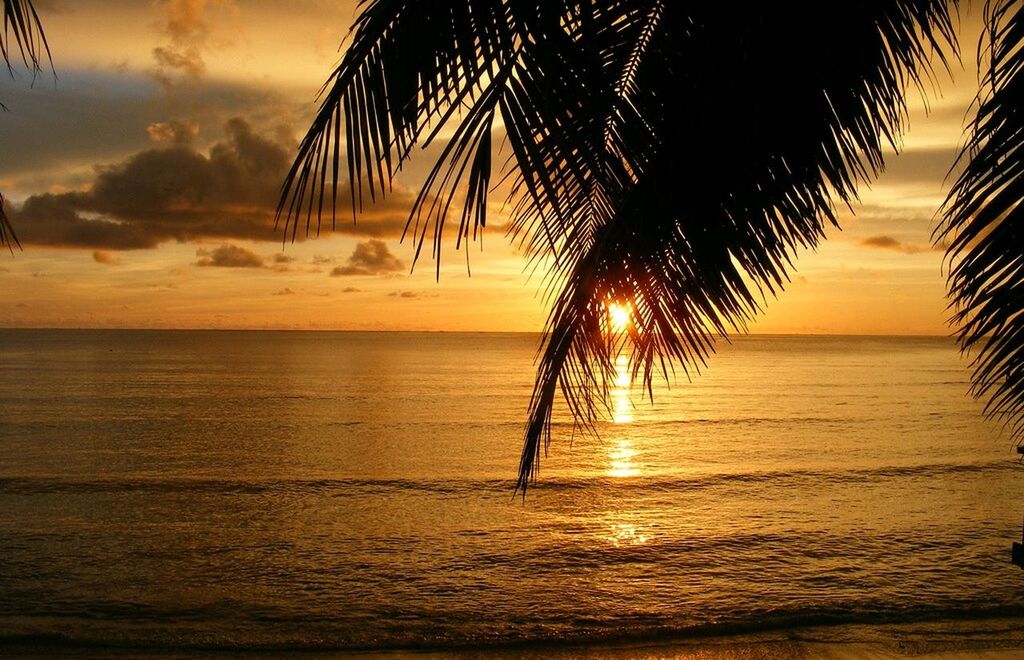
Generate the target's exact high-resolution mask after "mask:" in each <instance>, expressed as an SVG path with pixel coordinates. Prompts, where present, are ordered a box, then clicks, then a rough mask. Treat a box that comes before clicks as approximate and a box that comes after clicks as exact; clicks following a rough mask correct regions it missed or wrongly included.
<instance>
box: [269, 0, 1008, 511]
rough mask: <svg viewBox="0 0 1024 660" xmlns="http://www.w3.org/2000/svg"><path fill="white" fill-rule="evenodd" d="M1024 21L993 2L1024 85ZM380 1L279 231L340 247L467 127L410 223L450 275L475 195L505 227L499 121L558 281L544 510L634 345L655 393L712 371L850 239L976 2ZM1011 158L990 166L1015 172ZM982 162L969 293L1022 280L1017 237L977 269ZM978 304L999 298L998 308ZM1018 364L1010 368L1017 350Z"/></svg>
mask: <svg viewBox="0 0 1024 660" xmlns="http://www.w3.org/2000/svg"><path fill="white" fill-rule="evenodd" d="M1010 5H1011V3H1010V2H993V3H992V4H991V6H990V7H989V15H990V24H991V25H993V26H1003V27H1002V28H1001V29H994V30H993V32H992V39H991V43H992V44H993V46H992V47H991V52H992V53H993V57H992V61H993V66H994V70H995V69H996V68H998V69H999V70H1000V71H1003V70H1004V69H1005V68H1006V67H1007V66H1009V65H1007V64H1006V63H1005V62H1004V60H1005V59H1011V58H1012V59H1013V60H1014V63H1015V66H1016V67H1017V68H1015V69H1013V72H1014V73H1016V72H1017V71H1018V70H1019V68H1020V58H1021V57H1022V55H1021V51H1020V50H1016V51H1015V50H1014V49H1013V48H1012V47H1011V46H1010V45H1008V44H1011V43H1012V42H1014V40H1016V43H1019V42H1020V39H1021V34H1020V30H1019V29H1017V28H1019V25H1017V27H1016V28H1015V27H1013V25H1014V24H1016V18H1017V16H1018V15H1019V14H1014V15H1013V16H1012V20H1011V17H1009V15H1008V14H1009V9H1008V8H1009V7H1010ZM361 6H362V11H361V13H360V15H359V17H358V19H357V21H356V23H355V25H354V26H353V29H352V32H351V35H350V36H351V43H350V46H349V49H348V50H347V51H346V53H345V55H344V56H343V58H342V61H341V63H340V64H339V66H338V67H337V69H336V70H335V71H334V73H333V74H332V75H331V77H330V78H329V79H328V81H327V83H326V84H325V85H324V88H323V90H322V92H321V95H322V102H321V105H320V109H319V112H318V113H317V115H316V117H315V119H314V121H313V123H312V126H311V128H310V129H309V131H308V133H307V134H306V136H305V138H304V140H303V141H302V143H301V145H300V148H299V152H298V156H297V158H296V161H295V164H294V166H293V167H292V169H291V172H290V173H289V175H288V178H287V180H286V182H285V184H284V187H283V190H282V197H281V202H280V206H279V209H278V216H279V219H282V220H283V221H284V226H285V231H286V233H288V235H290V236H291V237H292V239H293V240H294V238H295V236H296V233H297V231H298V229H299V227H300V225H301V226H304V229H305V231H306V232H307V233H308V232H310V231H311V230H312V229H313V228H314V226H315V228H316V230H317V231H319V229H320V226H321V223H322V222H323V221H324V215H325V214H327V215H329V216H330V218H331V222H332V223H333V222H334V217H335V213H336V210H337V208H336V207H337V191H338V187H339V178H340V177H342V176H346V175H347V178H348V182H349V185H350V186H351V188H352V200H353V201H352V209H351V210H352V213H353V215H357V214H358V212H359V210H360V209H361V208H362V206H363V204H364V203H367V202H372V201H373V200H375V199H376V198H378V197H379V196H384V195H386V194H387V192H388V189H389V187H390V184H391V182H392V180H393V179H394V177H395V174H396V172H397V171H398V170H399V169H400V168H401V167H402V165H403V163H404V162H405V161H406V160H407V159H408V158H409V157H410V156H411V154H412V151H413V148H414V147H415V146H417V145H421V146H427V145H429V144H431V143H432V142H434V141H435V140H437V139H438V137H439V136H440V135H441V134H442V132H444V131H448V132H450V133H451V137H450V138H449V139H448V140H447V142H446V143H445V145H444V147H443V149H442V151H441V155H440V157H439V158H438V160H437V161H436V163H435V164H434V166H433V169H432V170H431V171H430V174H429V175H428V176H427V178H426V180H425V182H424V184H423V187H422V189H421V191H420V194H419V196H418V197H417V199H416V201H415V203H414V205H413V207H412V209H411V212H410V217H409V222H408V225H407V227H406V234H407V235H408V236H410V237H411V238H412V240H413V241H414V244H415V249H416V255H417V256H419V254H420V251H421V250H422V247H423V245H424V243H425V242H426V237H427V234H428V232H429V234H430V236H431V238H432V241H433V247H432V250H433V255H434V257H435V259H436V260H438V261H440V258H441V242H442V239H443V237H444V236H445V235H446V232H445V229H446V225H447V224H448V220H449V215H450V213H449V212H450V211H451V210H452V206H453V204H454V203H455V200H456V195H457V193H458V191H459V190H462V191H464V193H463V199H462V200H461V207H462V208H461V212H459V211H458V210H456V211H455V212H454V213H452V214H451V215H452V217H454V218H458V221H459V222H458V226H457V227H456V228H455V229H454V231H455V232H456V236H457V239H458V240H457V246H458V245H460V244H461V242H462V241H463V240H469V239H470V238H471V237H475V235H476V233H477V231H478V229H479V228H480V227H483V226H484V225H486V221H487V195H488V192H489V191H490V190H491V188H492V185H491V183H492V179H493V176H492V170H491V161H492V158H493V154H492V147H491V143H492V132H493V130H494V125H495V122H496V121H497V120H500V122H501V123H502V124H503V125H504V133H505V139H506V140H507V142H508V145H509V147H510V151H511V155H510V156H509V157H508V159H507V160H506V161H505V169H504V172H503V174H502V178H501V181H503V182H507V184H508V188H509V189H510V193H509V195H508V198H507V200H506V201H507V202H508V203H509V204H510V207H511V209H512V224H511V231H510V233H511V234H512V236H513V238H514V239H516V240H518V241H519V242H520V243H521V244H522V245H523V246H525V248H526V251H527V254H528V255H529V256H530V258H532V259H542V258H546V259H549V260H550V263H551V264H552V266H551V268H550V272H549V279H548V280H547V283H548V287H549V291H550V292H551V293H552V295H553V297H554V304H553V307H552V311H551V314H550V317H549V320H548V324H547V328H546V334H545V339H544V344H543V347H542V352H541V358H540V364H539V369H538V374H537V380H536V383H535V387H534V393H533V397H532V399H531V402H530V409H529V418H528V422H527V424H526V430H525V434H524V446H523V452H522V458H521V461H520V467H519V481H518V488H520V489H522V491H523V493H524V494H525V489H526V488H527V485H528V484H529V483H530V480H531V477H533V476H534V475H535V473H536V470H537V468H538V465H539V461H540V457H541V454H542V452H543V451H545V450H546V449H547V447H548V444H549V442H550V439H551V414H552V409H553V406H554V405H555V399H556V397H557V396H558V394H559V392H561V395H562V398H563V399H564V400H565V402H566V404H567V405H568V408H569V410H570V411H571V413H572V414H573V415H574V417H575V419H576V420H577V422H578V423H579V424H581V425H582V426H584V427H589V426H590V425H591V424H592V422H593V421H594V419H595V417H596V415H597V414H598V413H599V412H601V409H602V408H603V407H606V406H607V398H608V391H609V384H610V379H611V377H612V370H613V359H614V357H615V356H616V355H617V354H618V352H619V351H621V350H628V351H630V353H631V356H630V365H631V369H632V374H633V376H634V377H641V378H642V382H643V383H644V385H645V387H646V389H647V390H648V393H650V392H651V387H652V380H653V378H654V377H655V376H656V375H661V376H664V377H666V378H667V377H669V376H670V375H671V373H672V372H673V371H674V369H676V368H677V367H679V368H681V369H682V370H683V371H684V372H686V373H687V374H689V373H691V372H695V371H699V370H700V368H701V367H702V366H703V364H704V362H705V360H706V358H707V357H708V355H709V354H710V353H711V352H712V351H713V349H714V343H715V341H716V339H718V338H724V337H726V336H727V334H728V333H729V332H733V331H742V330H744V328H745V326H746V323H747V322H748V321H749V320H750V319H752V318H753V316H754V315H755V314H756V313H757V312H758V311H759V310H760V307H761V304H762V302H763V301H764V299H765V298H766V296H768V295H775V294H777V293H778V292H779V291H780V290H781V289H782V288H783V286H784V285H785V283H786V282H787V281H788V273H789V271H790V269H791V267H792V263H793V259H794V258H795V256H796V254H797V252H798V251H799V249H800V248H804V247H813V246H815V245H817V243H818V242H819V241H820V240H821V239H822V238H823V236H824V230H825V228H826V226H827V225H829V224H836V222H837V220H836V205H837V204H838V205H849V204H851V203H852V202H853V201H854V200H855V199H856V195H857V186H858V184H860V183H862V182H864V181H867V180H870V179H871V178H872V177H874V176H875V175H877V174H878V173H879V172H880V171H881V170H882V168H883V167H884V160H883V156H882V150H883V147H884V146H885V145H887V144H888V145H891V146H892V147H893V148H896V147H897V145H898V139H899V136H900V134H901V132H902V130H903V129H904V127H905V123H906V104H905V98H906V95H907V92H908V91H909V89H910V88H921V87H923V86H924V85H925V84H926V83H928V82H930V77H931V75H932V73H933V71H932V70H931V68H930V64H929V62H930V61H932V56H934V55H936V54H937V56H938V59H937V61H938V62H939V63H940V64H941V66H946V59H945V57H946V56H945V55H944V53H947V52H953V53H955V52H956V49H957V44H956V39H955V30H954V26H953V14H954V13H955V11H956V10H957V3H956V2H946V1H945V0H899V1H893V0H874V1H872V0H867V1H864V2H843V3H831V2H830V3H770V4H761V5H752V6H748V5H744V6H743V7H742V8H738V7H732V6H728V5H727V4H722V3H688V2H667V1H665V0H603V1H597V0H559V1H555V0H551V1H545V2H537V1H533V2H528V1H526V0H479V1H474V2H472V3H469V2H465V1H464V0H438V1H436V2H430V3H423V2H417V1H416V0H365V1H364V2H363V3H362V5H361ZM1004 49H1005V50H1006V51H1007V52H1008V54H1006V55H1005V56H1004V55H1003V53H1004ZM997 55H998V57H997ZM1005 77H1006V76H1005V75H1004V74H999V75H996V74H993V75H992V76H990V78H989V81H990V82H989V84H990V87H991V88H992V93H991V94H990V96H988V97H986V101H985V102H984V103H983V104H982V113H981V114H979V121H978V123H976V125H975V128H976V137H975V142H976V144H974V143H972V144H974V149H973V151H972V153H975V152H977V154H979V155H981V154H983V153H984V148H983V146H982V145H983V144H988V142H987V141H986V140H987V139H988V138H990V137H991V134H992V133H993V129H992V128H991V127H990V123H991V122H990V121H986V120H983V119H982V118H983V117H985V116H986V115H985V112H986V108H988V107H989V106H991V107H993V108H997V109H998V110H993V111H992V112H991V113H990V114H993V113H996V112H1001V113H1003V114H1013V117H1014V119H1016V121H1017V122H1018V125H1019V122H1020V115H1019V111H1018V108H1020V107H1021V106H1020V104H1016V105H1014V104H1013V103H1007V102H1005V101H1004V100H1003V99H1002V97H1001V96H1000V95H1001V94H1005V92H1002V91H1001V90H1002V89H1003V87H1004V86H1006V83H1004V82H1003V81H1004V78H1005ZM1015 90H1016V93H1018V94H1019V93H1020V91H1019V85H1018V86H1017V87H1016V88H1015ZM1014 113H1017V114H1014ZM1020 135H1021V133H1020V132H1019V131H1018V132H1017V133H1015V136H1016V137H1018V138H1019V137H1020ZM343 143H344V147H345V151H346V155H345V156H344V157H342V155H341V151H342V144H343ZM1003 145H1005V143H1002V144H1001V145H1000V146H999V147H997V148H1000V149H1006V147H1005V146H1003ZM1004 155H1005V154H1003V153H997V154H993V155H992V156H991V158H990V159H989V161H988V162H989V163H990V166H991V167H992V168H994V169H995V171H1001V168H1002V167H1003V165H1002V164H1001V163H1002V161H1000V160H999V159H1000V157H1002V156H1004ZM343 160H344V161H345V162H344V164H343V163H342V161H343ZM978 167H979V166H974V165H973V164H972V166H971V167H970V168H968V170H967V173H965V175H964V176H965V178H964V179H962V180H961V182H960V183H959V184H958V186H957V188H956V191H957V193H956V195H955V196H954V197H953V199H952V202H951V204H950V205H949V208H950V213H951V216H950V220H949V222H948V223H947V226H948V229H947V230H946V231H947V232H948V233H950V234H951V235H952V234H956V238H955V239H954V240H953V241H952V247H951V250H952V252H951V254H952V255H953V256H955V257H963V258H962V259H961V260H960V261H959V262H958V263H959V264H960V265H959V266H958V267H957V270H955V271H954V273H953V276H952V279H951V285H952V286H953V289H954V292H955V293H957V294H960V293H961V292H965V291H968V290H971V289H970V286H969V285H968V284H967V282H968V281H970V282H975V281H976V279H977V277H976V273H975V271H976V270H979V269H980V270H981V271H982V274H983V275H984V274H987V275H988V277H989V280H990V281H991V279H992V278H997V277H998V276H999V274H1000V273H1001V272H1002V271H1000V270H995V271H993V270H992V269H994V268H996V266H989V264H994V263H996V262H994V261H992V259H994V258H995V257H996V256H999V257H1003V258H1006V259H1008V260H1011V261H1012V260H1014V259H1015V258H1016V257H1014V256H1013V255H1012V254H1009V253H1008V251H1007V247H1006V243H1000V244H999V245H998V246H996V247H995V248H994V249H995V251H996V252H997V253H998V254H997V255H980V256H978V257H977V262H978V263H981V264H985V266H982V267H977V266H976V267H973V269H972V267H971V266H969V264H970V263H972V261H971V257H970V256H969V255H966V254H965V253H964V251H965V250H967V249H970V250H977V249H979V248H978V246H976V245H975V243H974V242H972V241H971V239H970V238H969V237H966V238H965V236H967V233H966V232H962V231H961V230H962V228H963V227H962V225H963V224H964V221H963V220H961V218H966V217H969V216H970V217H973V216H972V215H971V214H972V211H970V210H964V209H967V207H968V205H969V204H970V203H971V202H970V201H968V200H970V199H973V198H974V197H976V196H977V195H974V197H972V194H973V193H972V191H974V190H975V188H977V186H978V182H982V183H986V184H988V185H992V183H991V177H986V176H985V173H984V172H981V173H978V174H973V173H974V172H975V170H977V169H978ZM982 194H983V193H982ZM1020 197H1021V194H1020V192H1019V191H1018V194H1016V196H1015V197H1013V199H1014V200H1016V199H1020ZM1014 203H1015V202H1014ZM1014 208H1016V207H1014ZM314 221H315V222H314ZM449 231H450V230H449ZM965 246H970V248H967V247H965ZM1015 254H1016V255H1020V254H1021V251H1020V250H1019V249H1018V250H1017V252H1016V253H1015ZM1013 263H1014V264H1015V265H1017V266H1018V267H1019V264H1017V262H1016V261H1013ZM1000 286H1002V287H1003V288H1005V287H1006V285H1005V284H1004V283H1003V282H1002V281H1001V280H1000V281H996V282H995V287H996V288H997V289H998V288H999V287H1000ZM558 287H560V288H558ZM556 288H557V290H555V289H556ZM978 291H979V293H978V295H977V296H976V297H978V299H980V300H981V301H982V303H981V304H985V303H987V302H989V301H991V300H992V299H993V296H992V294H991V291H989V290H987V289H983V288H982V289H978ZM958 300H960V301H961V304H962V306H964V307H965V310H967V311H965V312H963V313H962V314H961V316H960V317H959V318H961V319H966V318H968V317H970V318H972V319H976V318H979V316H978V315H972V314H973V311H972V310H974V309H976V305H975V306H974V307H972V306H971V305H972V304H974V301H975V298H974V297H968V298H963V297H961V298H958ZM611 302H617V303H619V304H624V305H626V306H627V308H628V309H629V310H630V314H631V316H632V324H631V326H630V327H631V329H630V330H628V331H627V332H626V333H619V334H620V335H623V334H624V336H618V335H615V334H614V333H609V332H608V331H607V328H606V327H604V326H605V316H606V308H607V306H608V304H609V303H611ZM1003 307H1005V305H1003ZM1000 309H1002V307H1000ZM1014 318H1017V317H1014ZM973 323H974V324H973V325H971V324H970V323H968V324H967V325H965V330H964V334H962V335H961V337H962V341H963V343H964V345H965V346H970V345H973V343H975V342H976V341H977V338H976V331H975V330H974V328H979V330H978V331H980V332H987V331H988V330H987V328H988V326H987V325H985V322H983V321H974V322H973ZM1007 332H1008V333H1009V331H1007ZM1020 337H1021V335H1020V334H1019V333H1018V334H1008V335H1007V338H1006V339H1005V340H1004V341H1003V342H1002V343H997V344H995V348H989V346H990V345H986V351H987V352H984V353H983V354H985V355H992V354H994V353H993V351H994V350H995V349H996V348H999V347H1000V346H1009V347H1013V346H1014V341H1016V344H1017V346H1020V345H1024V342H1022V341H1021V339H1020ZM1003 350H1004V351H1009V355H1010V356H1011V357H1010V358H1008V359H1011V361H1012V358H1015V357H1016V356H1017V355H1019V353H1014V352H1013V351H1014V350H1015V349H1013V348H1010V349H1003ZM1017 360H1019V358H1017ZM988 364H991V361H990V360H989V361H984V359H983V361H982V362H981V363H980V367H981V368H980V369H979V372H978V373H979V374H980V376H979V380H978V381H976V382H977V383H980V385H978V392H979V393H981V392H987V391H988V387H990V386H988V385H987V383H989V382H990V380H989V379H987V377H986V375H991V376H996V377H999V376H1002V374H998V373H995V372H994V371H993V370H992V368H991V367H989V368H987V369H986V365H988ZM1013 364H1017V362H1013ZM1015 373H1016V372H1015ZM1000 382H1001V381H1000ZM1022 389H1024V387H1022ZM1000 391H1001V392H1003V391H1005V390H1000ZM1022 401H1024V396H1022V394H1021V393H1020V392H1019V391H1018V390H1011V394H1010V395H1008V398H1006V399H1005V404H1006V405H1007V406H1008V407H1009V408H1010V409H1012V410H1018V411H1019V410H1021V405H1022Z"/></svg>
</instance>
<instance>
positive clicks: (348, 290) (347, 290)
mask: <svg viewBox="0 0 1024 660" xmlns="http://www.w3.org/2000/svg"><path fill="white" fill-rule="evenodd" d="M361 291H362V289H357V288H356V287H354V286H347V287H345V288H344V289H342V290H341V292H342V293H359V292H361Z"/></svg>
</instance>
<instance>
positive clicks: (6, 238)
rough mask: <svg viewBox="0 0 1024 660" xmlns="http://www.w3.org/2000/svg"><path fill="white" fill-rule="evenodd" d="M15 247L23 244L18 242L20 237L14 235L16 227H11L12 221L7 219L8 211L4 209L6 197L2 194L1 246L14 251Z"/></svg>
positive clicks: (0, 208)
mask: <svg viewBox="0 0 1024 660" xmlns="http://www.w3.org/2000/svg"><path fill="white" fill-rule="evenodd" d="M15 245H17V246H18V247H21V243H20V242H18V235H17V234H15V233H14V227H12V226H11V221H10V220H9V219H8V218H7V210H6V209H5V208H4V196H3V194H0V246H6V247H8V248H10V249H13V248H14V246H15Z"/></svg>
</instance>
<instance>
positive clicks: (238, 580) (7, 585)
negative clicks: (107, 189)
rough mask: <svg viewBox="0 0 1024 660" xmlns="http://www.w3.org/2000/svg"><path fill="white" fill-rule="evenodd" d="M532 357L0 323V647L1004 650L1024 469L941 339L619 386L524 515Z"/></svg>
mask: <svg viewBox="0 0 1024 660" xmlns="http://www.w3.org/2000/svg"><path fill="white" fill-rule="evenodd" d="M538 338H539V335H538V334H535V333H485V332H479V333H477V332H474V333H450V332H360V331H337V330H333V331H330V330H328V331H325V330H295V331H290V330H289V331H280V330H258V329H252V330H220V329H216V330H214V329H210V330H171V329H168V330H103V329H95V330H35V329H17V330H0V364H2V365H3V377H2V378H0V409H2V410H3V411H4V414H3V415H2V416H0V585H3V588H2V589H0V654H2V653H3V652H4V650H5V649H7V650H18V649H23V648H27V647H32V648H36V647H37V646H38V645H40V644H42V645H49V646H48V648H52V649H56V650H58V651H61V652H64V651H68V650H75V651H83V650H85V651H90V650H97V649H98V650H100V651H102V650H115V651H116V650H119V649H120V650H129V651H141V652H153V653H158V652H188V651H199V652H212V651H217V650H245V651H264V650H266V651H283V650H300V649H305V650H322V651H343V650H371V651H376V650H394V649H431V648H448V647H460V648H467V649H478V648H481V647H483V648H497V649H506V650H507V649H523V648H532V647H522V646H516V645H522V644H528V645H534V644H547V643H553V644H567V643H568V644H581V645H585V646H592V645H597V644H602V643H607V642H609V641H617V642H625V643H628V644H646V643H651V642H653V641H659V642H672V643H677V644H684V645H685V644H696V643H698V642H697V641H696V640H707V639H716V640H731V639H746V640H755V641H760V640H776V641H778V640H793V639H798V640H805V641H812V642H819V641H820V642H829V643H832V642H842V643H850V644H875V645H881V646H882V647H884V648H899V649H904V650H909V651H922V650H936V649H938V650H943V649H954V650H955V649H966V648H979V647H993V646H1001V645H1002V646H1005V647H1012V648H1017V647H1018V646H1020V645H1022V644H1024V574H1022V573H1021V570H1020V569H1019V568H1017V567H1016V566H1013V565H1012V564H1010V561H1009V546H1010V543H1011V541H1014V540H1018V539H1019V538H1020V536H1021V514H1022V513H1024V511H1022V510H1021V507H1020V506H1019V502H1020V493H1021V488H1022V486H1024V467H1022V466H1020V465H1019V464H1018V461H1017V460H1016V457H1015V453H1014V451H1013V443H1012V442H1011V439H1010V438H1009V436H1008V435H1005V434H1003V433H1001V432H1000V430H999V428H998V425H996V424H994V423H991V422H987V421H985V420H984V419H982V417H981V409H982V404H981V403H980V402H978V401H975V400H973V399H972V398H970V397H969V396H968V395H967V388H968V385H969V375H970V371H969V368H968V366H967V365H966V363H965V361H964V360H963V358H961V357H960V356H959V354H958V350H957V348H956V346H955V344H954V343H953V341H952V340H951V339H949V338H946V337H930V336H896V337H893V336H881V335H860V336H850V335H845V336H834V335H747V336H738V337H733V338H732V343H731V344H730V343H725V342H720V343H719V345H718V347H719V348H718V350H719V352H718V354H717V355H715V356H713V357H712V358H711V359H710V360H709V363H708V365H707V367H706V368H704V369H703V370H702V371H703V373H702V375H700V376H698V377H695V378H694V380H693V381H692V382H687V381H686V379H685V378H681V379H680V381H679V382H677V383H675V384H673V385H672V386H671V387H670V388H669V387H666V386H665V385H663V384H662V385H657V384H656V386H655V400H654V403H653V404H652V403H650V402H648V401H646V400H645V399H644V398H643V396H642V392H641V391H640V388H639V387H637V386H636V385H631V384H630V383H629V382H628V378H620V379H619V380H617V382H616V383H615V386H614V387H613V389H612V393H611V394H612V402H611V403H612V409H611V410H610V411H609V412H610V415H609V419H607V420H604V421H602V422H600V423H599V424H598V431H599V437H590V436H580V435H579V434H577V435H576V437H575V439H573V440H572V442H570V438H571V436H572V429H571V420H569V419H568V418H567V417H566V414H565V410H564V408H558V409H556V415H555V418H554V439H553V442H552V446H551V453H550V455H549V456H548V457H546V458H545V459H543V460H542V463H541V469H540V473H539V478H538V480H537V482H536V484H535V485H533V486H531V488H530V489H529V492H528V494H527V496H526V499H525V501H522V500H520V499H519V498H515V499H514V498H513V493H512V487H513V484H514V477H515V470H516V467H517V465H518V458H519V449H520V443H521V437H522V431H523V427H524V424H525V414H526V408H527V403H528V401H529V397H530V392H531V389H532V386H533V379H534V365H533V360H534V356H535V354H536V349H537V341H538ZM680 373H681V372H680ZM737 636H739V637H737ZM701 643H703V642H701Z"/></svg>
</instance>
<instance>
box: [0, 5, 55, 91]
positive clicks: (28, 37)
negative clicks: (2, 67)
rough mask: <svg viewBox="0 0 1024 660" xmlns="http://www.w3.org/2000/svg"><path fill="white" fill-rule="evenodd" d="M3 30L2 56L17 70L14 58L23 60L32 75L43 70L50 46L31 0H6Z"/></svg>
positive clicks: (0, 39)
mask: <svg viewBox="0 0 1024 660" xmlns="http://www.w3.org/2000/svg"><path fill="white" fill-rule="evenodd" d="M3 21H4V24H3V29H2V30H0V57H3V60H4V62H5V63H6V64H7V70H8V72H10V73H11V74H12V75H13V73H14V67H13V61H12V60H21V62H22V64H24V65H25V67H27V68H28V69H29V70H30V71H32V73H33V74H36V73H39V72H41V71H42V62H43V59H44V57H45V59H46V60H48V61H49V62H50V65H51V68H52V65H53V60H52V58H51V57H50V45H49V43H47V41H46V34H45V33H44V32H43V24H42V23H41V22H40V21H39V14H37V13H36V10H35V7H34V6H33V5H32V0H3Z"/></svg>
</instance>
